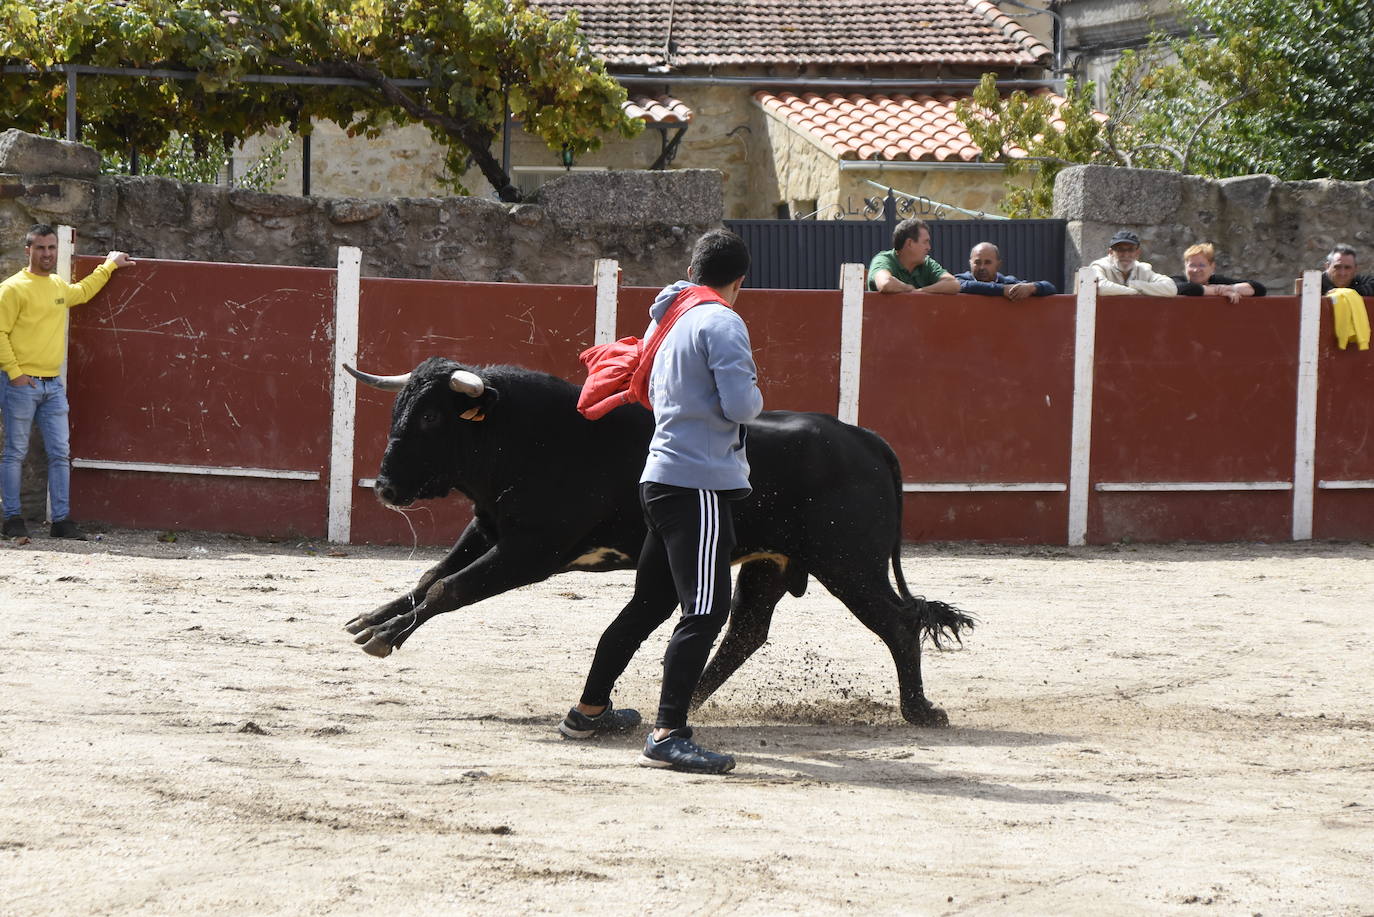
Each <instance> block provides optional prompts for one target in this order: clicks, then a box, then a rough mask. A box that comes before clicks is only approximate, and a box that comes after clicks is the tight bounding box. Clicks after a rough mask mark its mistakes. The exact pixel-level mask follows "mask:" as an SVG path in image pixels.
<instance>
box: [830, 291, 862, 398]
mask: <svg viewBox="0 0 1374 917" xmlns="http://www.w3.org/2000/svg"><path fill="white" fill-rule="evenodd" d="M863 336H864V266H863V265H862V264H842V265H840V401H839V407H838V408H837V410H836V412H835V414H836V416H838V417H839V418H840V420H843V421H844V422H845V423H852V424H857V423H858V422H859V375H860V371H861V370H862V368H863V365H862V364H863Z"/></svg>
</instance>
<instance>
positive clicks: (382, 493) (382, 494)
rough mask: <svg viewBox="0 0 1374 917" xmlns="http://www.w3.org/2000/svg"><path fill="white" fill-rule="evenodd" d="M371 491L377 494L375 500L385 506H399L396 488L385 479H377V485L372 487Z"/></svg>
mask: <svg viewBox="0 0 1374 917" xmlns="http://www.w3.org/2000/svg"><path fill="white" fill-rule="evenodd" d="M372 490H373V491H374V492H375V493H376V494H377V499H378V500H381V501H382V502H383V503H385V504H386V505H387V506H400V505H401V504H400V502H399V501H398V500H397V492H396V487H395V485H393V484H392V483H391V481H389V480H387V479H386V478H378V479H377V483H376V484H373V485H372Z"/></svg>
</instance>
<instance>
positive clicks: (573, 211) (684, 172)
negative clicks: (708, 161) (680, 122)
mask: <svg viewBox="0 0 1374 917" xmlns="http://www.w3.org/2000/svg"><path fill="white" fill-rule="evenodd" d="M531 203H537V204H540V205H541V206H543V208H544V210H545V212H546V213H547V214H548V215H549V219H550V221H551V222H553V223H554V225H556V226H559V227H562V228H585V229H589V230H594V229H597V228H599V227H619V226H626V225H653V224H664V223H666V224H670V225H679V226H681V225H688V226H698V227H702V228H707V227H716V226H719V225H720V222H721V219H722V216H723V214H724V201H723V198H722V195H721V176H720V173H719V172H716V171H714V170H708V169H681V170H670V171H661V172H654V171H632V172H631V171H627V172H578V173H572V174H568V175H564V176H562V177H560V178H556V179H554V180H553V181H551V182H549V183H548V184H546V185H544V186H543V187H541V188H540V189H539V191H538V192H537V193H536V194H535V196H534V198H533V200H532V201H531Z"/></svg>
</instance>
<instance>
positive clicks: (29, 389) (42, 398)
mask: <svg viewBox="0 0 1374 917" xmlns="http://www.w3.org/2000/svg"><path fill="white" fill-rule="evenodd" d="M24 252H25V253H26V254H27V255H28V258H29V266H28V267H26V268H25V269H24V270H22V271H20V272H19V273H17V274H15V275H14V276H13V277H10V278H9V279H7V280H6V281H4V282H3V283H0V371H3V372H4V374H5V380H4V381H3V383H2V384H3V390H0V408H3V411H0V417H3V420H4V424H5V442H4V451H3V453H0V504H3V509H4V514H5V521H4V535H5V537H6V538H16V537H25V536H27V535H28V534H29V531H28V527H27V526H26V525H25V524H24V513H23V508H22V507H21V506H20V505H19V486H20V472H21V470H22V468H23V465H24V457H25V456H26V455H28V452H29V434H30V433H32V432H33V427H34V424H35V423H36V424H37V425H38V430H39V432H40V433H41V434H42V435H43V448H44V449H45V450H46V451H47V453H48V499H49V500H50V501H51V503H52V529H51V530H50V531H49V534H50V535H51V536H52V537H53V538H75V539H80V540H85V536H84V535H82V534H81V532H80V531H79V530H78V529H77V527H76V523H75V522H73V521H72V520H71V518H70V516H71V455H70V450H69V447H68V442H67V434H68V431H67V392H66V390H65V389H64V388H63V386H62V380H61V379H60V378H59V374H60V373H61V372H62V361H63V360H64V359H66V356H67V310H68V309H70V308H71V307H72V306H79V305H81V304H82V303H83V302H86V301H87V300H89V299H90V298H91V297H92V296H94V295H95V294H97V293H99V292H100V289H101V287H103V286H105V281H107V280H109V279H110V275H111V274H112V273H114V270H115V268H118V267H124V266H126V265H130V264H133V263H134V262H133V261H130V260H129V256H128V255H126V254H124V253H123V252H110V254H109V256H108V257H107V258H106V259H105V263H104V264H102V265H100V267H98V268H96V269H95V270H94V271H92V272H91V275H90V276H89V277H87V278H86V279H85V280H82V281H81V282H80V283H67V282H66V281H65V280H63V279H62V278H61V277H58V276H56V275H55V274H54V273H53V271H55V270H56V269H57V232H56V230H54V229H53V228H52V227H51V226H49V225H47V224H46V223H39V224H38V225H36V226H34V227H33V228H32V229H30V230H29V232H28V235H26V236H25V237H24Z"/></svg>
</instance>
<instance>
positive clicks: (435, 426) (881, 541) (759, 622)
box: [346, 357, 973, 726]
mask: <svg viewBox="0 0 1374 917" xmlns="http://www.w3.org/2000/svg"><path fill="white" fill-rule="evenodd" d="M346 368H348V370H349V372H352V373H353V374H354V376H356V377H357V378H359V379H360V380H362V381H363V382H366V383H368V384H372V385H375V386H377V387H379V388H386V389H389V390H399V394H398V395H397V397H396V403H395V405H394V407H393V409H392V418H391V433H390V436H389V438H388V440H387V447H386V454H385V455H384V456H383V457H382V467H381V470H380V471H379V472H378V474H377V485H376V491H377V495H378V497H379V498H380V499H381V500H382V502H384V503H386V504H388V505H391V506H397V507H400V506H407V505H409V504H411V503H412V502H414V501H415V500H422V499H430V498H437V497H443V496H445V495H446V494H448V493H450V492H451V491H454V490H456V491H459V492H460V493H462V494H464V495H465V496H467V497H468V498H469V499H470V500H471V501H472V503H473V507H474V511H475V515H474V518H473V520H472V522H471V523H470V524H469V525H468V527H467V528H466V529H465V530H464V531H463V534H462V535H461V536H459V538H458V541H457V543H456V544H454V546H453V549H452V550H450V551H449V552H448V555H447V556H445V557H444V559H443V560H441V561H440V562H439V563H438V564H437V565H435V566H434V567H433V568H432V569H430V570H429V571H428V572H426V573H425V575H424V576H423V577H421V579H420V582H419V584H418V585H417V586H416V587H415V588H414V589H413V590H411V591H410V592H409V593H407V594H405V595H402V596H400V597H399V598H397V599H395V600H394V601H392V602H388V603H387V604H385V605H383V606H381V607H380V608H378V609H376V610H375V611H372V612H369V613H367V614H363V615H359V616H358V617H356V618H354V619H353V620H352V621H350V622H349V623H348V624H347V629H348V630H349V632H351V633H353V634H356V635H357V640H356V642H357V643H359V644H361V645H362V647H363V649H364V650H365V651H366V652H368V653H371V654H372V655H374V656H387V655H389V654H390V653H391V651H392V650H393V649H397V648H399V647H400V646H401V645H402V644H403V643H404V642H405V641H406V638H408V637H409V636H410V635H411V634H412V633H414V631H415V629H416V628H417V627H419V626H420V625H421V624H423V623H425V622H426V621H428V620H429V619H430V618H432V617H434V616H435V615H437V614H442V613H444V612H446V611H453V610H454V609H456V608H461V607H463V606H465V605H471V604H473V603H475V602H480V601H482V600H483V599H486V598H490V597H491V596H494V595H498V594H500V593H502V592H506V591H507V590H510V589H515V588H517V587H519V586H524V585H527V584H529V583H535V582H539V581H540V580H543V579H546V578H547V577H549V576H551V575H553V574H555V573H559V572H563V571H567V570H574V569H577V570H612V569H624V568H629V567H633V566H634V562H635V558H637V557H638V555H639V550H640V547H641V545H642V544H643V541H644V531H645V528H644V520H643V517H642V515H641V513H640V509H639V504H638V496H637V483H638V480H639V474H640V472H641V471H642V470H643V466H644V457H645V454H646V452H647V450H648V444H649V437H650V434H651V433H652V432H653V417H652V415H651V414H650V413H649V412H648V411H647V410H645V409H644V408H642V407H638V406H628V407H623V408H619V409H617V410H615V411H613V412H611V413H610V414H608V415H607V416H605V417H603V418H602V419H600V420H597V421H588V420H586V419H584V418H583V417H582V416H581V415H580V414H578V413H577V409H576V404H577V395H578V389H577V388H575V387H574V386H573V385H571V384H569V383H568V382H566V381H564V380H562V379H558V378H555V377H554V376H550V375H547V374H545V373H539V372H534V371H531V370H528V369H523V368H520V367H515V366H487V367H480V368H477V367H466V366H463V365H461V364H458V363H455V362H453V361H452V360H444V359H439V358H436V357H432V358H430V359H428V360H426V361H425V362H423V363H421V364H420V365H419V366H418V367H417V368H416V369H415V371H414V372H412V373H408V374H407V375H405V376H393V377H377V376H368V375H367V374H365V373H358V372H355V371H353V369H352V368H351V367H346ZM748 454H749V463H750V466H751V469H752V470H751V474H750V484H751V485H752V487H753V493H752V494H751V495H750V496H749V497H748V498H747V499H745V500H742V501H740V502H738V503H735V504H733V509H734V519H735V530H736V535H737V540H738V543H737V546H736V548H735V552H734V561H735V563H737V564H740V571H739V576H738V579H737V582H736V586H735V593H734V596H733V599H732V604H731V609H730V621H729V627H728V628H727V630H726V632H725V636H724V637H723V638H722V639H721V643H720V646H719V648H718V649H717V650H716V653H715V655H714V656H713V657H712V659H711V662H710V664H709V665H708V666H707V669H706V672H705V673H704V674H703V676H702V678H701V682H700V684H699V686H698V687H697V691H696V694H695V696H694V697H693V705H696V704H700V703H701V702H702V701H703V700H705V699H706V698H707V697H709V696H710V695H711V694H712V692H714V691H715V690H716V689H717V688H719V687H720V686H721V685H722V684H723V683H724V682H725V680H726V679H727V678H729V677H730V675H731V674H732V673H733V672H734V671H735V670H736V669H737V668H739V667H740V665H741V664H742V663H743V662H744V661H745V660H746V659H748V658H749V656H750V655H751V654H753V652H754V651H755V650H757V649H758V648H759V647H761V646H762V645H763V643H764V641H765V639H766V638H767V636H768V627H769V623H770V621H771V620H772V616H773V608H774V606H776V605H777V603H778V601H779V600H780V599H781V598H782V595H783V593H784V592H791V593H792V594H793V595H797V596H800V595H801V594H802V593H803V592H804V591H805V590H806V584H807V575H808V574H809V575H811V576H814V577H815V578H816V579H817V580H819V581H820V582H821V584H822V585H824V586H825V588H826V589H828V590H829V591H830V592H831V593H832V594H833V595H834V596H835V597H836V598H838V599H839V600H840V601H841V602H843V603H844V604H845V605H846V606H847V607H848V608H849V610H850V611H851V612H853V614H854V616H855V617H856V618H858V619H859V620H860V621H861V622H863V624H864V625H865V626H866V627H868V628H869V629H870V630H872V631H873V632H874V633H876V634H877V635H878V636H879V637H881V638H882V640H883V642H884V643H886V644H887V647H888V649H889V650H890V651H891V652H892V658H893V661H894V662H895V663H896V666H897V679H898V684H899V686H900V691H901V708H902V716H903V717H904V718H905V719H906V720H907V721H908V722H910V723H914V724H916V725H921V726H932V725H945V724H946V723H948V717H946V716H945V713H944V711H943V710H941V709H939V708H938V707H936V706H934V705H932V704H931V703H930V702H929V701H928V700H926V697H925V692H924V689H923V686H922V682H921V639H922V636H923V635H925V636H929V637H931V638H932V640H934V641H935V643H936V644H937V645H939V640H940V635H941V632H942V631H943V632H945V633H946V634H949V635H952V636H954V637H955V638H957V637H958V634H959V631H960V630H961V629H962V628H966V627H971V626H972V624H973V621H972V619H970V618H969V617H968V616H967V615H964V614H962V613H961V612H959V611H958V610H957V609H955V608H952V607H951V606H949V605H947V604H945V603H943V602H937V601H927V600H925V599H922V598H919V597H913V596H912V595H911V593H910V592H909V591H908V589H907V586H906V582H905V580H904V579H903V576H902V568H901V564H900V551H901V507H902V504H901V472H900V469H899V467H898V464H897V457H896V456H895V455H894V454H893V453H892V449H891V448H890V447H889V446H888V445H887V443H886V442H884V441H883V440H882V438H881V437H879V436H878V435H877V434H875V433H872V432H870V431H868V430H864V429H861V428H859V427H854V426H850V425H848V424H845V423H841V422H840V421H839V420H836V419H835V418H834V417H830V416H828V415H825V414H805V413H792V412H787V411H768V412H765V413H764V414H762V415H760V416H759V418H758V419H757V420H755V421H754V422H753V423H751V424H749V426H748ZM889 565H891V569H892V573H893V575H894V576H895V578H896V581H897V589H896V590H895V591H894V590H893V588H892V585H891V583H890V582H889V580H888V567H889Z"/></svg>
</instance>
